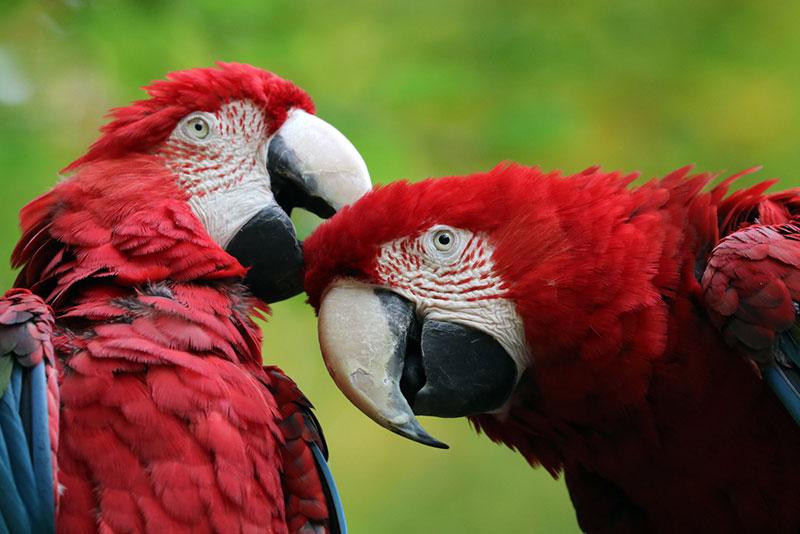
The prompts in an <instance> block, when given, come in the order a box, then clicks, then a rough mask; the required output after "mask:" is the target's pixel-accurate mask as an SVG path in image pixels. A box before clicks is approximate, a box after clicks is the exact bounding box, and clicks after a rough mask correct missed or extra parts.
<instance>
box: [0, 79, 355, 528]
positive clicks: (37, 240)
mask: <svg viewBox="0 0 800 534" xmlns="http://www.w3.org/2000/svg"><path fill="white" fill-rule="evenodd" d="M145 89H146V90H147V92H148V94H149V98H148V99H146V100H142V101H138V102H135V103H133V104H131V105H130V106H128V107H124V108H118V109H116V110H114V111H113V112H112V121H111V122H110V123H109V124H107V125H106V126H104V127H103V129H102V135H101V136H100V138H99V140H98V141H97V142H95V144H94V145H92V147H91V149H90V150H89V151H88V153H86V155H84V156H83V157H81V158H80V159H78V160H77V161H75V162H74V163H72V164H71V165H69V166H68V167H67V168H66V169H65V172H70V173H72V175H71V176H70V177H68V178H66V179H65V180H63V181H62V182H60V183H59V184H58V185H56V186H55V187H54V188H53V189H52V190H51V191H50V192H48V193H46V194H45V195H43V196H41V197H40V198H38V199H36V200H34V201H33V202H31V203H30V204H28V205H27V206H26V207H25V208H24V209H23V210H22V214H21V221H22V238H21V240H20V242H19V244H18V246H17V248H16V250H15V251H14V255H13V263H14V265H15V266H16V267H19V268H21V271H20V273H19V278H18V279H17V283H16V289H13V290H11V291H10V292H8V293H6V295H5V297H4V298H3V299H2V300H0V395H2V399H0V487H2V491H0V532H8V531H10V532H48V531H53V530H54V528H55V529H57V530H58V531H59V532H69V533H75V532H94V531H99V532H123V531H124V532H161V533H164V532H220V533H223V532H224V533H229V532H276V533H278V532H304V533H310V532H315V533H321V532H343V531H345V526H344V523H343V516H342V515H341V507H340V505H339V503H338V498H337V497H336V492H335V487H334V486H333V482H332V479H331V478H330V473H329V472H328V470H327V467H326V465H325V458H323V455H324V454H326V449H325V444H324V441H323V437H322V434H321V431H320V429H319V426H318V424H317V422H316V420H315V419H314V416H313V415H312V413H311V410H310V409H311V405H310V403H309V402H308V401H307V400H306V399H305V397H304V396H303V395H302V394H301V393H300V391H299V390H298V389H297V387H296V386H295V384H294V382H292V381H291V380H290V379H289V378H288V377H286V376H285V375H284V374H283V373H282V372H281V371H280V369H278V368H276V367H263V366H262V360H261V333H260V330H259V328H258V327H257V325H256V324H255V323H254V322H253V320H252V317H251V316H252V315H258V314H259V311H260V312H268V307H267V304H266V303H267V302H274V301H277V300H280V299H283V298H287V297H289V296H292V295H294V294H297V293H299V292H300V291H301V290H302V276H301V273H302V265H303V257H302V248H301V245H300V243H299V241H298V239H297V237H296V236H295V232H294V228H293V225H292V223H291V220H290V218H289V214H290V212H291V210H292V208H294V207H302V208H306V209H309V210H310V211H312V212H314V213H317V214H318V215H320V216H323V217H327V216H330V215H331V214H333V212H334V211H336V210H338V209H340V208H341V207H342V206H344V205H345V204H347V203H350V202H352V201H354V200H355V199H356V198H358V197H359V196H360V195H361V194H363V193H365V192H366V191H367V190H368V189H369V187H370V182H369V176H368V174H367V169H366V166H365V165H364V162H363V160H362V159H361V156H360V155H359V154H358V152H357V151H356V150H355V149H354V148H353V146H352V145H351V144H350V142H349V141H348V140H347V139H346V138H345V137H344V136H343V135H342V134H341V133H339V132H338V131H337V130H336V129H334V128H333V127H332V126H330V125H329V124H327V123H325V122H324V121H322V120H320V119H318V118H316V117H315V116H314V115H313V112H314V108H313V104H312V102H311V100H310V99H309V97H308V96H307V95H306V94H305V93H304V92H303V91H302V90H301V89H299V88H298V87H297V86H295V85H293V84H292V83H290V82H288V81H286V80H283V79H281V78H279V77H278V76H276V75H274V74H271V73H268V72H265V71H263V70H260V69H257V68H254V67H251V66H249V65H242V64H234V63H229V64H219V65H218V67H217V68H203V69H193V70H187V71H181V72H174V73H172V74H170V75H169V76H168V79H167V80H166V81H157V82H154V83H153V84H151V85H150V86H148V87H146V88H145ZM54 490H55V491H54ZM54 519H55V525H54Z"/></svg>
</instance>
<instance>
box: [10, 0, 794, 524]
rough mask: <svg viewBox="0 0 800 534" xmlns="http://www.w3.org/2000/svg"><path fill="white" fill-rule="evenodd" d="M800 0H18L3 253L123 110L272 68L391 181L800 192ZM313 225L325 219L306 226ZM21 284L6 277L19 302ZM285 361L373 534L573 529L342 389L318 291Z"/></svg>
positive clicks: (272, 329) (536, 483) (498, 462)
mask: <svg viewBox="0 0 800 534" xmlns="http://www.w3.org/2000/svg"><path fill="white" fill-rule="evenodd" d="M797 20H800V3H791V2H746V1H743V0H707V1H703V2H697V1H690V0H677V1H674V2H659V1H657V0H625V1H616V2H591V1H588V0H585V1H574V2H556V1H553V0H540V1H535V2H521V1H520V2H517V1H513V0H501V1H498V2H480V1H478V0H445V1H441V2H430V1H428V2H421V1H418V0H407V1H405V2H393V3H388V2H387V3H380V2H376V1H374V0H356V1H354V2H331V1H322V0H286V1H272V0H246V1H240V2H218V1H216V0H200V1H191V0H174V1H170V2H158V1H156V0H150V1H146V2H143V1H135V0H130V1H117V0H102V1H101V0H95V1H81V0H48V1H45V0H41V1H36V2H25V1H21V0H13V1H11V0H7V1H6V3H5V5H4V6H3V16H2V18H0V36H2V37H0V164H1V166H0V168H1V169H2V172H1V173H0V185H2V191H3V195H2V197H3V199H4V200H3V206H4V207H5V209H4V210H2V211H0V257H4V258H7V257H8V256H9V255H10V252H11V249H12V247H13V245H14V242H15V241H16V239H17V235H18V234H17V230H16V217H17V215H16V214H17V211H18V210H19V208H20V207H21V206H22V205H23V204H24V203H25V202H27V201H28V200H30V199H31V198H33V197H34V196H35V195H37V194H40V193H42V192H44V191H45V190H46V189H47V188H49V187H50V186H52V184H53V183H54V182H55V181H56V179H57V175H56V173H57V170H58V169H59V168H61V167H63V166H65V165H66V164H67V163H69V162H70V161H71V160H72V159H74V158H76V157H78V156H79V155H80V154H81V153H82V152H83V151H84V150H85V149H86V147H87V146H88V144H89V143H90V142H91V141H92V140H93V139H94V137H95V135H96V130H97V128H98V126H99V125H100V124H102V115H103V114H104V113H105V111H106V110H107V109H108V108H110V107H113V106H118V105H123V104H125V103H127V102H129V101H130V100H133V99H136V98H140V97H141V96H142V93H141V92H140V91H139V90H138V89H137V88H138V87H139V86H141V85H143V84H145V83H147V82H148V81H150V80H152V79H155V78H161V77H163V75H164V73H165V72H167V71H169V70H175V69H181V68H187V67H195V66H204V65H209V64H211V63H213V62H214V61H216V60H235V61H243V62H249V63H253V64H255V65H258V66H262V67H264V68H267V69H270V70H274V71H276V72H278V73H280V74H281V75H283V76H285V77H287V78H290V79H292V80H294V81H296V82H297V83H298V84H299V85H301V86H302V87H304V88H305V89H307V90H308V91H309V93H310V94H311V95H312V96H313V97H314V99H315V100H316V103H317V106H318V112H319V114H320V116H321V117H323V118H325V119H326V120H328V121H330V122H331V123H333V124H335V125H336V126H337V127H338V128H339V129H341V130H342V131H343V132H344V133H345V134H346V135H347V136H348V137H349V138H350V139H351V140H352V141H353V143H354V144H355V145H356V146H357V147H358V148H359V150H360V151H361V153H362V154H363V156H364V158H365V159H366V161H367V164H368V165H369V166H370V170H371V173H372V175H373V177H374V179H375V180H376V181H378V182H388V181H392V180H396V179H400V178H409V179H419V178H423V177H427V176H436V175H445V174H461V173H468V172H475V171H479V170H486V169H488V168H490V167H492V166H493V165H495V164H496V163H498V162H499V161H501V160H516V161H520V162H524V163H528V164H538V165H541V166H542V167H544V168H547V169H550V168H561V169H563V170H565V171H569V172H573V171H577V170H580V169H581V168H583V167H587V166H589V165H593V164H601V165H603V166H604V167H605V168H619V169H622V170H635V169H639V170H641V171H643V172H644V175H645V176H646V177H650V176H654V175H658V174H663V173H665V172H667V171H669V170H672V169H674V168H676V167H678V166H681V165H683V164H686V163H696V164H697V165H698V167H699V168H700V169H704V170H723V171H736V170H739V169H742V168H746V167H750V166H752V165H759V164H764V165H765V166H766V170H767V172H766V174H765V173H761V176H759V177H758V178H761V177H767V176H774V175H778V176H785V177H786V178H788V179H789V180H788V181H786V182H783V183H784V185H785V186H790V185H798V181H797V179H796V178H795V173H794V172H793V171H794V170H795V169H797V168H798V167H800V165H798V164H800V150H798V149H797V143H798V139H800V120H798V119H800V99H798V97H797V95H798V94H800V70H799V69H798V68H797V65H798V59H800V58H799V57H798V56H799V54H800V34H798V32H797V31H796V21H797ZM297 222H298V225H299V226H300V228H301V231H303V232H308V231H309V229H310V228H311V227H312V226H313V224H315V220H314V218H313V217H298V219H297ZM13 279H14V275H13V273H12V272H11V270H10V269H9V268H3V269H0V283H2V287H3V288H5V287H8V286H10V285H11V283H12V282H13ZM265 338H266V341H265V351H266V358H267V360H268V361H270V362H277V363H278V364H279V365H281V366H282V367H284V368H285V369H286V370H287V372H289V373H290V375H291V376H292V377H294V378H295V379H296V380H297V381H298V382H299V384H300V385H301V387H302V388H303V391H305V392H306V393H307V394H308V396H309V397H310V398H311V399H312V400H313V401H314V402H315V403H316V405H317V408H318V414H319V417H320V419H321V421H322V422H323V424H324V426H325V429H326V434H327V438H328V442H329V445H330V448H331V451H332V469H333V471H334V474H335V475H336V477H337V480H338V483H339V485H340V489H341V493H342V495H343V497H344V499H345V502H346V504H347V512H348V518H349V522H350V526H351V530H352V531H353V532H355V533H361V532H382V533H392V532H397V533H400V532H403V533H404V532H424V533H427V532H431V533H446V532H515V531H525V532H532V531H536V532H571V531H575V530H577V525H576V522H575V519H574V514H573V512H572V509H571V506H570V504H569V500H568V497H567V494H566V490H565V488H564V486H563V483H562V482H560V481H559V482H554V481H552V480H551V479H550V478H549V477H548V475H547V474H546V473H544V472H543V471H542V470H532V469H531V468H530V467H529V466H528V465H527V464H526V463H525V462H524V461H523V460H522V458H521V457H519V456H518V455H517V454H515V453H513V452H511V451H508V450H506V449H504V448H502V447H500V446H497V445H493V444H491V443H490V442H489V441H488V440H487V439H486V438H485V437H480V438H479V437H476V436H475V435H474V433H473V432H472V430H471V429H469V428H468V427H467V425H466V424H465V423H464V421H460V420H459V421H441V420H429V421H425V424H426V426H427V427H428V428H429V429H430V430H431V432H432V433H433V434H434V435H435V436H437V437H439V438H441V439H443V440H444V441H446V442H448V443H450V444H451V445H452V446H453V448H452V450H450V451H445V452H443V451H438V450H433V449H426V448H423V447H421V446H418V445H415V444H412V443H410V442H407V441H404V440H402V439H400V438H398V437H396V436H394V435H392V434H390V433H388V432H386V431H385V430H383V429H381V428H378V427H377V426H376V425H374V424H373V423H372V422H370V421H369V420H367V418H366V417H364V416H362V415H361V414H360V413H359V412H357V411H356V409H355V408H353V407H352V406H351V405H350V404H348V403H347V402H346V401H345V400H344V398H343V397H342V396H341V395H340V394H339V393H338V391H337V390H336V389H335V387H334V386H333V384H332V382H331V381H330V379H329V378H328V376H327V374H326V372H325V369H324V366H323V365H322V361H321V359H320V357H319V348H318V345H317V342H316V334H315V326H314V317H313V313H312V312H311V310H310V309H309V308H308V307H307V306H305V305H304V304H303V299H302V298H296V299H293V300H291V301H289V302H286V303H281V304H279V305H277V306H275V308H274V318H273V319H272V320H271V321H270V324H269V325H267V326H266V330H265Z"/></svg>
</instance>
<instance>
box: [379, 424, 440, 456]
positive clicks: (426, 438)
mask: <svg viewBox="0 0 800 534" xmlns="http://www.w3.org/2000/svg"><path fill="white" fill-rule="evenodd" d="M388 428H389V430H391V431H392V432H394V433H396V434H399V435H401V436H403V437H405V438H408V439H410V440H412V441H416V442H417V443H422V444H423V445H427V446H428V447H433V448H436V449H449V448H450V446H449V445H448V444H447V443H444V442H441V441H439V440H438V439H436V438H434V437H433V436H431V435H430V434H428V433H427V432H426V431H425V429H424V428H422V426H421V425H420V424H419V422H418V421H417V420H416V418H414V419H411V420H409V421H408V422H407V423H406V424H403V425H390V426H389V427H388Z"/></svg>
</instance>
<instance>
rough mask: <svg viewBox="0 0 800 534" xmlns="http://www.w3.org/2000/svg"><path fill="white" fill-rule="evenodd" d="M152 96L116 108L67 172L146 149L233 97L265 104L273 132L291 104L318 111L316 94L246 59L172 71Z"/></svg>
mask: <svg viewBox="0 0 800 534" xmlns="http://www.w3.org/2000/svg"><path fill="white" fill-rule="evenodd" d="M144 90H145V91H147V94H148V95H150V98H148V99H146V100H139V101H137V102H134V103H133V104H131V105H129V106H126V107H121V108H116V109H114V110H112V111H111V113H110V117H111V118H112V119H113V120H112V121H111V122H110V123H108V124H106V125H105V126H103V127H102V128H101V132H102V135H101V137H100V139H98V140H97V141H96V142H95V143H94V144H93V145H92V147H91V148H90V149H89V151H88V152H87V153H86V154H85V155H84V156H82V157H80V158H79V159H77V160H75V161H74V162H72V163H71V164H69V165H68V166H67V167H65V168H64V169H63V170H62V172H69V171H74V170H76V169H77V168H78V167H80V166H81V165H83V164H84V163H88V162H90V161H96V160H98V159H113V158H116V157H120V156H123V155H126V154H130V153H145V152H149V151H151V150H152V149H153V148H154V147H155V146H157V145H158V144H159V143H161V142H162V141H164V140H165V139H166V138H167V137H168V136H169V134H170V132H172V130H173V128H175V125H176V124H177V122H178V121H179V120H180V119H181V118H182V117H183V116H185V115H186V114H188V113H190V112H192V111H207V112H214V111H217V110H218V109H219V108H220V107H221V106H222V105H223V104H225V103H226V102H229V101H232V100H251V101H253V102H255V103H256V104H261V105H263V106H264V109H265V112H266V115H267V117H268V118H269V119H271V120H270V121H269V129H270V131H275V130H276V129H277V128H279V127H280V125H281V124H283V121H284V120H285V119H286V112H287V110H288V109H289V108H292V107H295V108H300V109H303V110H305V111H308V112H309V113H313V112H314V104H313V103H312V101H311V98H310V97H309V96H308V95H307V94H306V93H305V92H304V91H303V90H302V89H300V88H299V87H297V86H296V85H294V84H293V83H292V82H289V81H287V80H284V79H283V78H281V77H279V76H276V75H275V74H272V73H271V72H267V71H264V70H261V69H258V68H256V67H253V66H250V65H245V64H241V63H217V68H213V67H211V68H202V69H191V70H183V71H177V72H172V73H170V74H168V75H167V79H166V80H158V81H155V82H153V83H151V84H150V85H148V86H146V87H144Z"/></svg>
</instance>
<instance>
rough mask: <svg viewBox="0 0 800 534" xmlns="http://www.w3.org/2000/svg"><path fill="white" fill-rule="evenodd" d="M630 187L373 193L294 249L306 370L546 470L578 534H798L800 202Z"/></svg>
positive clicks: (549, 175) (618, 182)
mask: <svg viewBox="0 0 800 534" xmlns="http://www.w3.org/2000/svg"><path fill="white" fill-rule="evenodd" d="M636 177H637V175H636V174H621V173H604V172H602V171H601V170H599V169H598V168H590V169H588V170H586V171H584V172H581V173H579V174H577V175H574V176H568V177H565V176H563V175H562V174H560V173H558V172H543V171H541V170H539V169H538V168H530V167H524V166H520V165H501V166H498V167H497V168H495V169H493V170H491V171H490V172H487V173H479V174H474V175H470V176H464V177H448V178H441V179H435V180H426V181H423V182H420V183H415V184H409V183H405V182H399V183H394V184H391V185H388V186H385V187H379V188H376V189H375V190H373V191H372V192H370V193H368V194H367V195H365V196H364V197H362V198H361V199H360V200H359V201H358V202H356V203H355V204H354V205H352V206H350V207H348V208H345V209H344V210H342V211H341V212H340V213H338V214H337V215H336V216H334V217H333V218H332V219H330V220H329V221H326V222H325V223H323V224H322V225H321V226H320V227H319V228H318V229H317V230H316V231H315V232H314V233H313V234H312V235H311V236H310V238H309V239H307V240H306V242H305V253H306V278H305V284H306V292H307V294H308V296H309V302H310V304H312V305H313V306H314V308H315V309H316V310H317V312H318V315H319V338H320V345H321V348H322V352H323V356H324V358H325V362H326V365H327V367H328V369H329V371H330V373H331V375H332V377H333V379H334V380H335V381H336V383H337V385H338V386H339V388H340V389H341V390H342V391H343V392H344V394H345V395H346V396H347V397H348V398H349V399H350V400H351V401H352V402H353V403H354V404H355V405H356V406H357V407H358V408H360V409H361V410H362V411H363V412H364V413H365V414H366V415H368V416H369V417H371V418H372V419H373V420H375V421H376V422H378V423H379V424H381V425H383V426H384V427H386V428H388V429H389V430H392V431H394V432H396V433H398V434H401V435H403V436H406V437H408V438H411V439H413V440H416V441H419V442H422V443H426V444H428V445H432V446H439V447H442V446H445V445H444V444H442V443H441V442H439V441H438V440H436V439H435V438H433V437H432V436H430V435H429V434H427V433H426V432H425V431H424V429H423V428H422V427H421V426H420V424H419V422H418V421H417V419H416V416H417V415H431V416H439V417H461V416H467V417H468V418H469V420H470V421H471V422H472V424H473V425H474V426H475V427H476V429H477V430H478V431H483V432H485V433H486V434H487V435H488V436H489V437H490V438H491V439H492V440H494V441H497V442H502V443H504V444H506V445H508V446H509V447H511V448H512V449H516V450H517V451H519V452H520V453H521V454H522V455H523V456H524V457H525V458H526V459H527V460H528V462H530V463H531V464H532V465H542V466H544V468H545V469H547V470H548V471H549V472H550V473H551V474H552V475H553V476H557V475H559V474H560V473H562V472H563V474H564V477H565V479H566V484H567V488H568V490H569V493H570V496H571V499H572V501H573V504H574V507H575V509H576V514H577V518H578V522H579V525H580V527H581V528H582V529H583V530H585V531H587V532H700V531H703V532H797V531H798V530H799V529H800V499H798V494H797V488H798V487H800V462H798V461H797V455H798V451H800V426H798V422H800V420H797V419H798V407H799V406H800V398H799V397H798V391H800V371H799V368H798V366H800V334H798V332H800V330H798V328H800V327H799V326H798V310H799V308H798V301H800V224H798V222H796V221H797V218H798V217H799V216H800V190H792V191H786V192H782V193H776V194H765V191H766V189H767V188H768V187H769V186H770V185H771V183H772V182H765V183H762V184H759V185H756V186H753V187H750V188H749V189H745V190H741V191H738V192H735V193H732V194H730V195H728V194H727V191H728V189H729V188H730V186H731V184H732V183H733V181H735V180H736V179H737V178H738V175H737V176H733V177H731V178H729V179H727V180H725V181H724V182H722V183H721V184H720V185H718V186H716V187H714V188H713V189H711V190H710V191H706V190H705V186H706V184H708V183H709V181H710V180H711V179H712V176H711V175H709V174H697V175H694V176H690V171H689V168H683V169H680V170H678V171H676V172H673V173H671V174H669V175H668V176H666V177H664V178H663V179H656V180H652V181H650V182H648V183H646V184H644V185H641V186H639V187H631V182H632V181H633V180H634V179H636ZM793 415H794V419H793V417H792V416H793ZM498 483H499V482H498Z"/></svg>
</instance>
